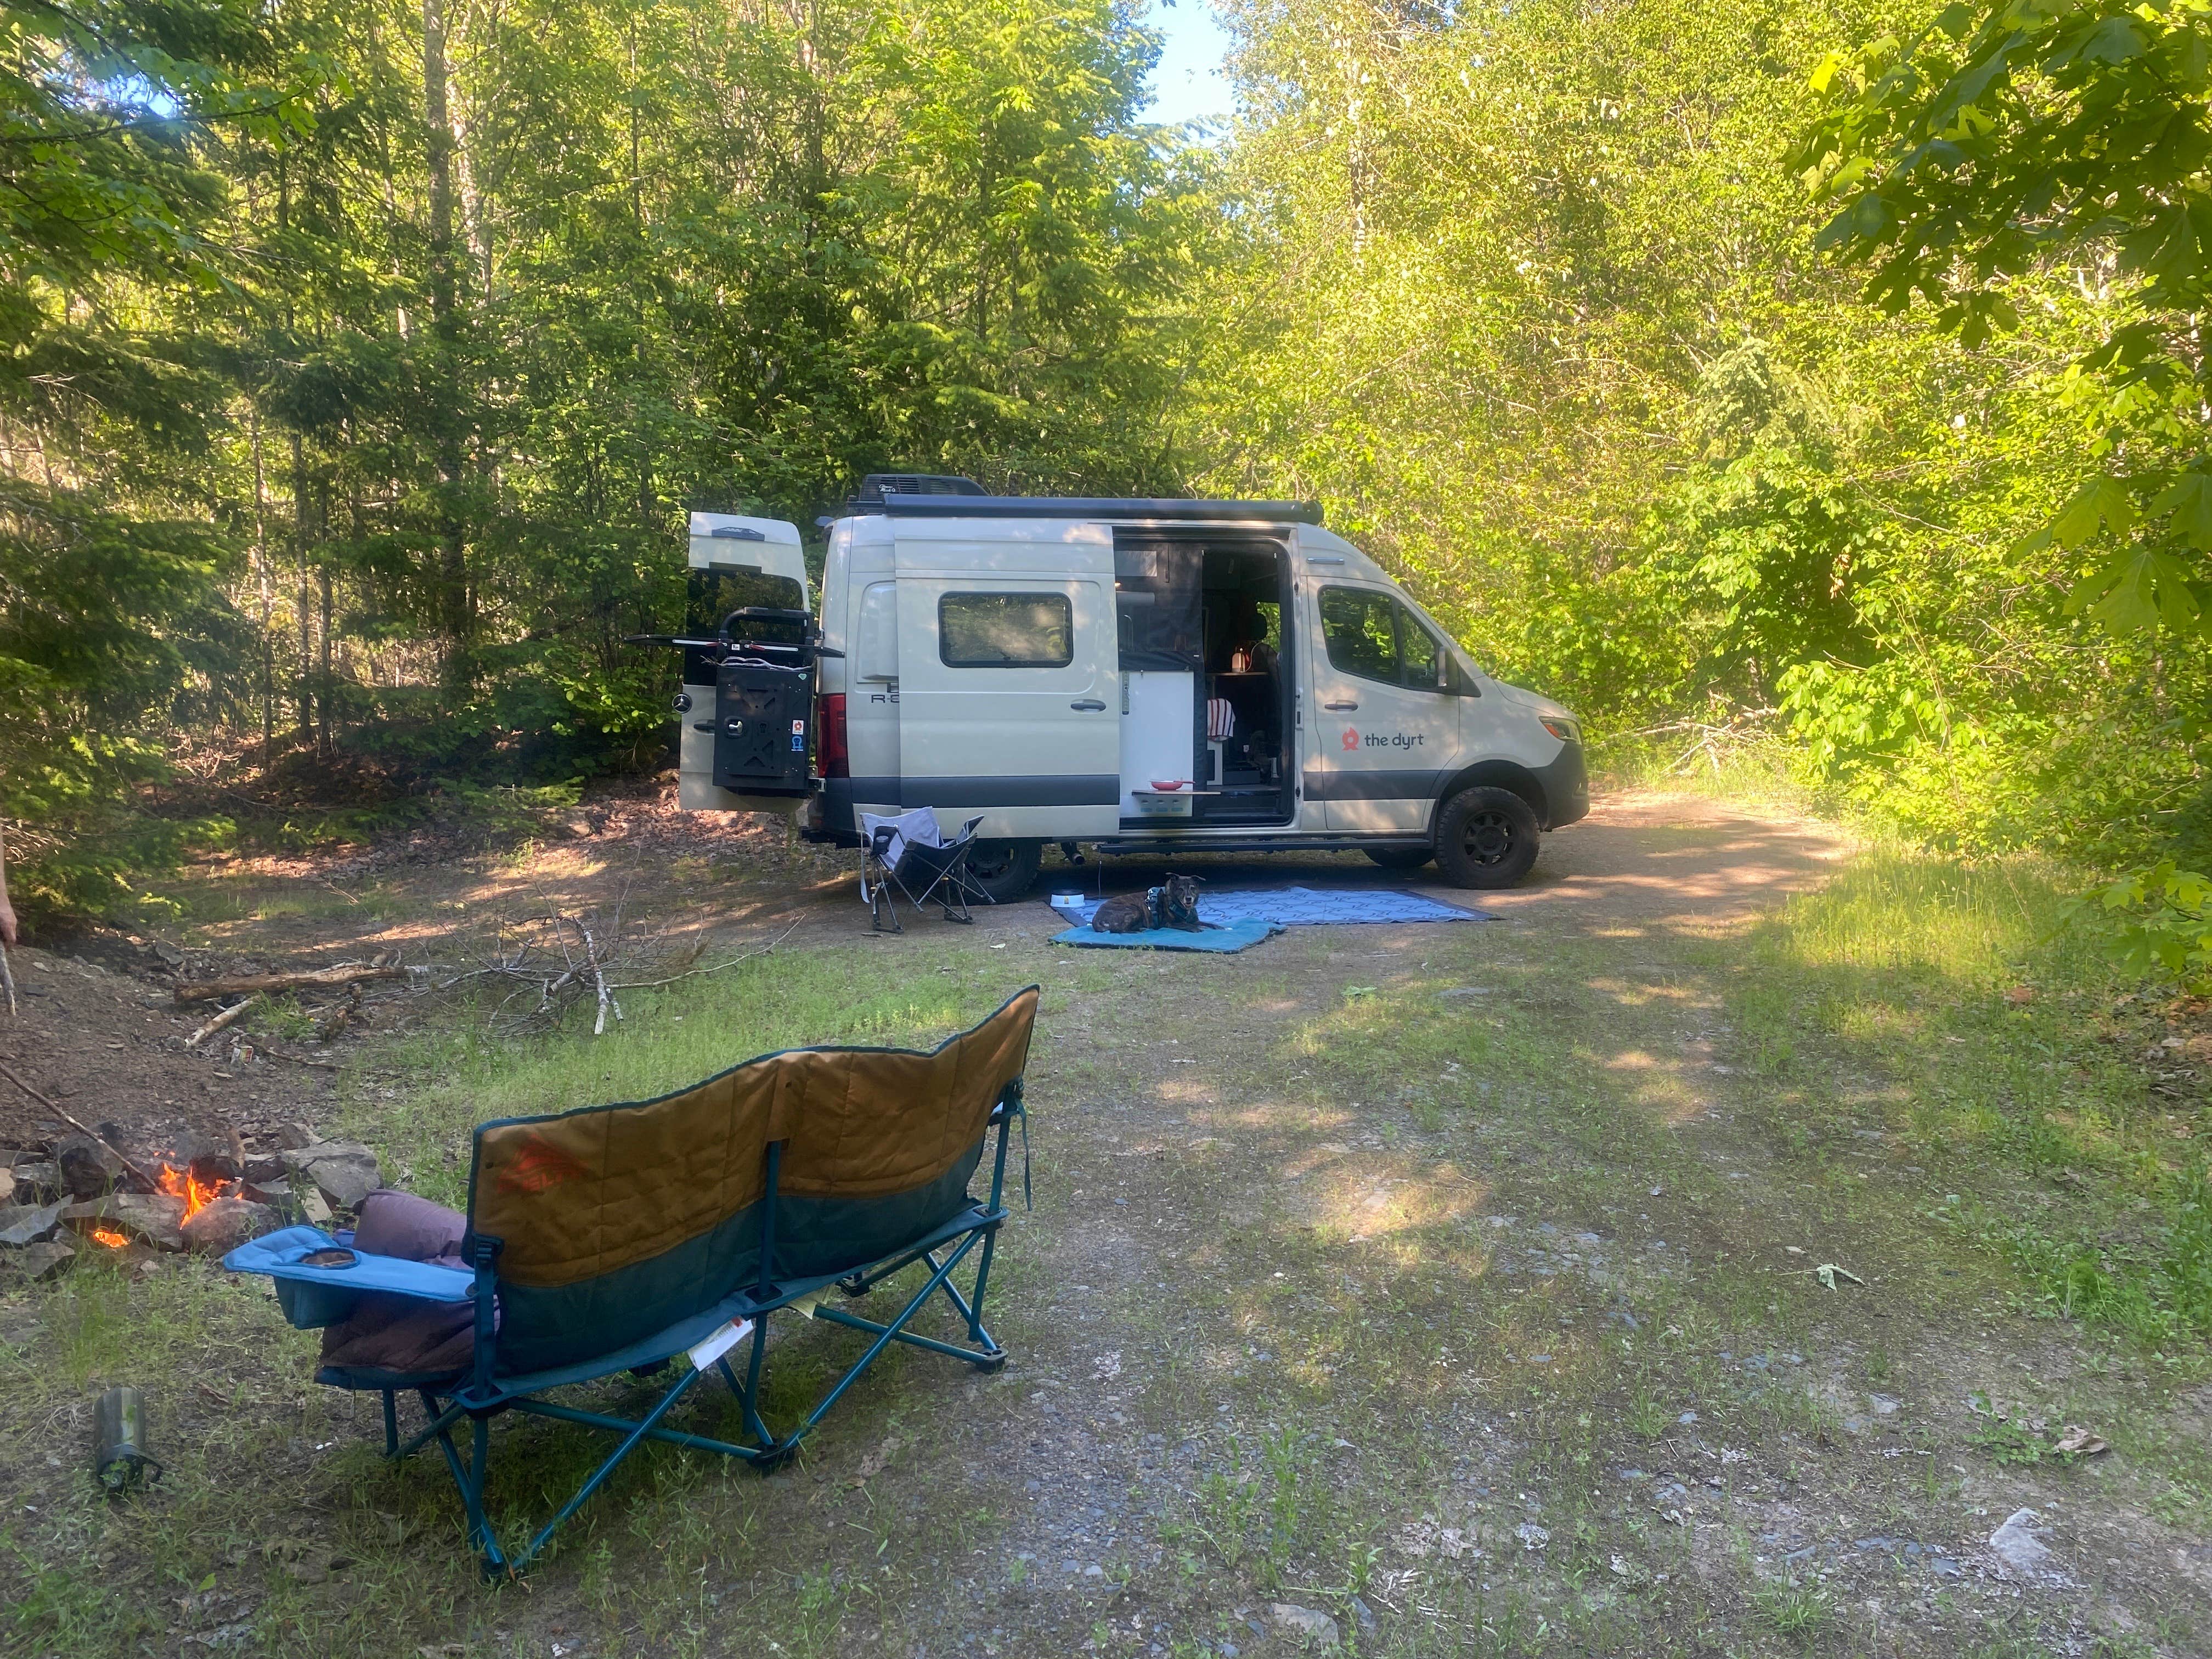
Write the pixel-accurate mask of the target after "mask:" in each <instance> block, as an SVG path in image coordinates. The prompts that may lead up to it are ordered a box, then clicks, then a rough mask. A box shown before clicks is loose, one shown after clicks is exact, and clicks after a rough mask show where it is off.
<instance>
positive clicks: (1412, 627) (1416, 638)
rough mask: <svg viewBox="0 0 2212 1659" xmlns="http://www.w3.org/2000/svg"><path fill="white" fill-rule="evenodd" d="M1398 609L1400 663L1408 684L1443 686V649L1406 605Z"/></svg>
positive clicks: (1429, 687)
mask: <svg viewBox="0 0 2212 1659" xmlns="http://www.w3.org/2000/svg"><path fill="white" fill-rule="evenodd" d="M1397 611H1398V665H1399V666H1400V667H1401V669H1403V670H1404V671H1405V676H1406V684H1408V685H1410V686H1413V687H1415V688H1416V689H1418V690H1423V691H1441V690H1443V689H1444V649H1443V647H1442V646H1441V645H1438V644H1437V636H1436V635H1433V634H1431V633H1430V632H1429V630H1428V629H1425V628H1424V627H1422V626H1421V624H1420V623H1419V622H1418V621H1417V620H1415V618H1414V616H1413V612H1412V611H1408V610H1407V609H1406V607H1405V606H1404V605H1400V606H1398V607H1397Z"/></svg>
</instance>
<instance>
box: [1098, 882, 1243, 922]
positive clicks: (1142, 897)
mask: <svg viewBox="0 0 2212 1659" xmlns="http://www.w3.org/2000/svg"><path fill="white" fill-rule="evenodd" d="M1198 884H1199V878H1198V877H1196V876H1175V875H1170V876H1165V877H1163V878H1161V884H1160V885H1158V887H1152V888H1147V889H1146V890H1145V891H1144V892H1142V893H1116V894H1115V896H1113V897H1112V898H1109V899H1108V900H1107V901H1106V902H1104V903H1103V904H1102V905H1100V906H1099V907H1098V909H1097V914H1095V915H1092V917H1091V931H1092V932H1093V933H1146V932H1148V931H1149V930H1151V929H1152V928H1155V927H1174V928H1178V929H1180V930H1181V931H1182V932H1183V933H1201V932H1203V931H1205V930H1206V929H1207V928H1210V927H1218V925H1219V924H1218V923H1215V922H1211V921H1200V920H1199V919H1198Z"/></svg>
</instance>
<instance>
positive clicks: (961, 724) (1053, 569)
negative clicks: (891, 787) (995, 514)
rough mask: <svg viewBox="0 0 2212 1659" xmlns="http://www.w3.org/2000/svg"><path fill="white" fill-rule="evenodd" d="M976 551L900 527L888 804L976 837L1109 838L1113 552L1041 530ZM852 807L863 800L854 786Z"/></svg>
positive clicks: (1089, 528)
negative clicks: (894, 767) (965, 827)
mask: <svg viewBox="0 0 2212 1659" xmlns="http://www.w3.org/2000/svg"><path fill="white" fill-rule="evenodd" d="M993 529H994V532H995V533H994V536H993V537H992V538H991V539H990V540H989V541H987V542H983V541H979V540H977V539H975V538H974V537H973V536H972V534H970V533H964V532H963V526H962V524H961V521H960V520H918V521H916V520H901V521H900V522H899V526H898V532H897V533H898V548H897V567H898V599H897V615H898V621H897V639H898V686H899V702H898V729H899V794H898V799H899V802H900V804H901V805H905V806H932V807H936V808H938V809H939V812H938V817H939V821H940V822H941V823H944V824H945V828H946V829H951V828H953V827H954V826H955V825H957V823H959V822H960V821H961V820H962V819H963V818H964V817H969V816H972V815H973V814H974V813H976V812H982V813H983V814H984V815H985V816H984V821H983V824H982V827H981V829H980V830H979V831H978V834H979V835H981V836H984V837H986V838H989V839H1000V838H1008V839H1011V838H1025V837H1035V838H1038V839H1043V840H1062V839H1072V838H1073V837H1076V836H1084V837H1090V836H1110V835H1112V834H1114V833H1115V830H1116V829H1118V828H1119V826H1120V821H1121V716H1120V696H1119V690H1120V688H1119V684H1118V678H1117V671H1116V665H1115V623H1114V544H1113V539H1112V537H1111V535H1110V533H1109V532H1107V531H1106V530H1105V529H1104V528H1103V526H1097V525H1092V524H1082V523H1074V522H1066V521H1060V522H1054V521H1050V520H1048V521H1045V522H1043V523H1041V524H1039V525H1037V526H1035V528H1034V530H1033V532H1032V533H1031V534H1030V536H1029V537H1026V538H1015V539H1009V538H1007V537H1006V529H1005V526H993ZM854 797H855V799H869V798H870V796H869V795H868V792H867V790H866V786H865V785H864V783H863V782H862V781H861V780H860V779H857V778H856V779H855V780H854Z"/></svg>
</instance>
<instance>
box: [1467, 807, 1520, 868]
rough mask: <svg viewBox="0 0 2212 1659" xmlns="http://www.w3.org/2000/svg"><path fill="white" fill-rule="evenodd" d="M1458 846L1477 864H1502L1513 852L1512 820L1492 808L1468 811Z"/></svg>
mask: <svg viewBox="0 0 2212 1659" xmlns="http://www.w3.org/2000/svg"><path fill="white" fill-rule="evenodd" d="M1460 846H1461V847H1462V848H1463V849H1465V851H1466V853H1467V855H1468V858H1469V859H1471V860H1474V862H1475V863H1477V864H1503V863H1504V862H1505V860H1507V859H1508V858H1510V856H1512V853H1513V820H1512V819H1510V818H1509V817H1506V816H1505V814H1504V813H1503V812H1500V811H1497V810H1495V809H1494V808H1493V809H1491V810H1488V811H1480V812H1474V813H1470V814H1469V815H1468V820H1467V823H1466V824H1465V825H1464V826H1463V827H1462V829H1461V830H1460Z"/></svg>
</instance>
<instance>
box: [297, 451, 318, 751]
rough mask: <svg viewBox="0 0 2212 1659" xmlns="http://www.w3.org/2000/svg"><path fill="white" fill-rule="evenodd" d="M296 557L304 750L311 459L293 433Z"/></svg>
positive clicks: (310, 632) (308, 713) (310, 711)
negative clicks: (309, 460) (308, 476)
mask: <svg viewBox="0 0 2212 1659" xmlns="http://www.w3.org/2000/svg"><path fill="white" fill-rule="evenodd" d="M292 554H293V557H294V559H295V562H296V563H297V566H298V570H297V575H298V582H297V585H296V586H295V587H294V589H293V593H292V614H293V616H294V617H295V620H297V622H298V623H299V624H300V678H299V681H298V690H297V700H298V707H299V714H300V720H299V728H300V742H301V746H302V747H304V746H305V745H306V744H308V743H310V742H312V741H313V738H314V735H315V703H314V696H315V694H314V688H313V685H311V684H309V680H308V677H309V675H310V674H311V673H312V672H313V663H314V660H315V657H314V623H313V620H312V619H311V618H310V617H309V616H308V614H307V449H306V447H305V446H304V445H303V444H301V441H300V435H299V434H298V433H296V432H295V433H294V434H293V435H292Z"/></svg>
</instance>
